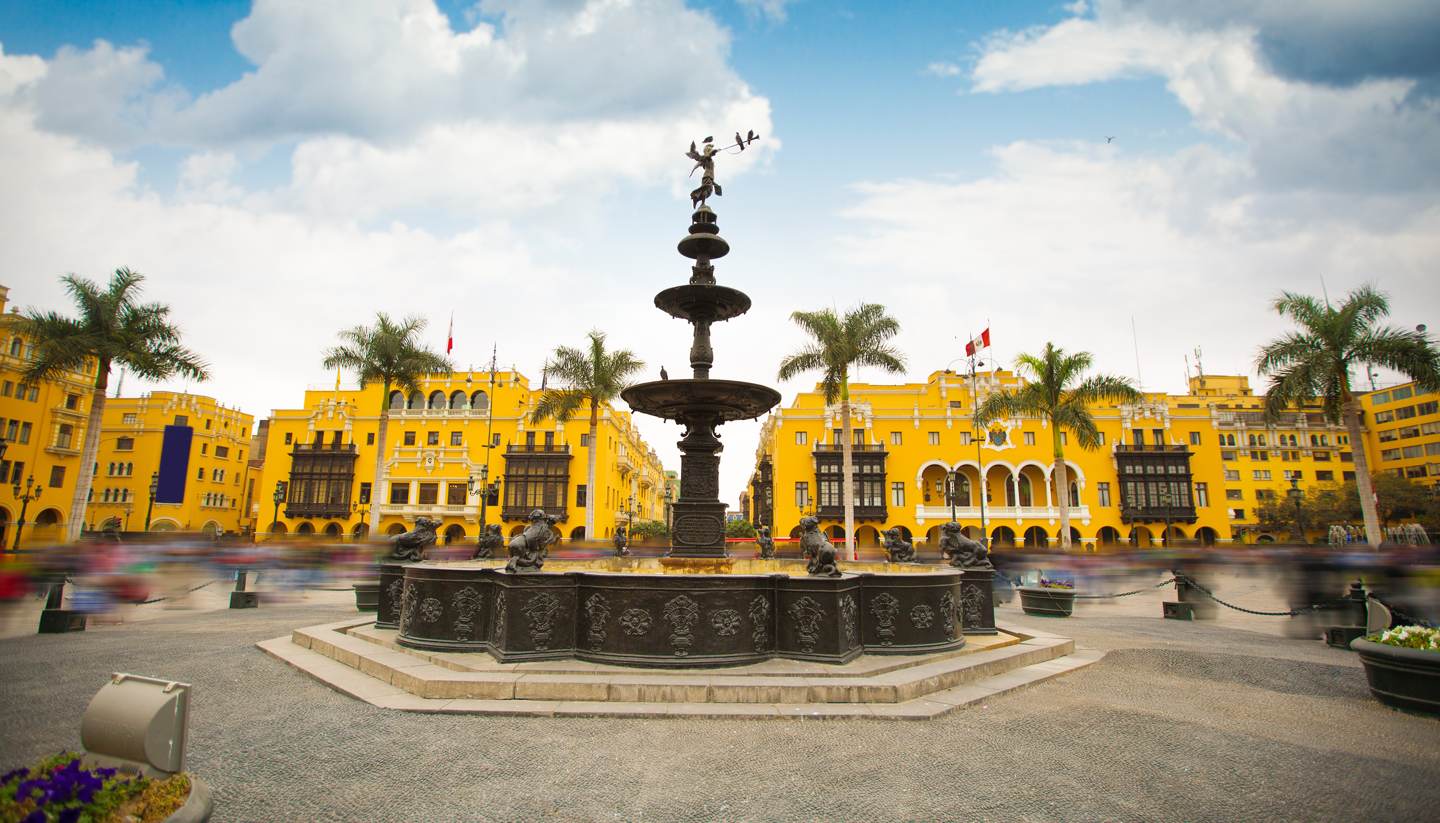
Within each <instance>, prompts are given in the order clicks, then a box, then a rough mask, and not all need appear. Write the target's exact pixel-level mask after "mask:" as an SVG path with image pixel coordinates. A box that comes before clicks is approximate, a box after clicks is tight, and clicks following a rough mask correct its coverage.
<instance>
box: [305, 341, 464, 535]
mask: <svg viewBox="0 0 1440 823" xmlns="http://www.w3.org/2000/svg"><path fill="white" fill-rule="evenodd" d="M424 329H425V319H424V318H422V317H406V318H404V319H403V320H400V321H399V322H396V321H395V320H392V319H391V318H390V316H389V315H387V314H385V313H384V312H376V313H375V325H373V326H356V327H354V328H351V329H345V330H344V331H342V332H340V340H341V342H340V345H338V346H334V347H332V348H330V349H329V350H328V351H326V352H325V360H324V362H323V363H322V364H321V365H323V366H324V367H325V368H326V369H350V370H352V371H354V372H355V376H356V377H357V378H358V379H359V381H360V388H362V389H363V388H365V387H366V386H368V385H370V384H371V383H379V384H380V385H381V392H380V426H379V431H378V432H377V433H376V434H375V475H374V476H375V480H374V485H373V487H372V491H371V495H370V522H369V524H367V528H368V529H369V531H370V533H371V534H374V533H375V530H376V528H377V527H378V526H379V524H380V506H379V503H380V497H379V495H380V481H381V478H382V477H383V476H384V469H385V434H386V430H387V429H388V428H389V426H390V392H391V391H393V390H394V389H402V390H404V392H405V393H406V394H407V395H409V394H411V393H412V392H418V391H420V379H421V378H422V377H424V376H426V375H430V374H445V373H449V372H450V371H451V369H452V367H451V365H450V361H449V360H447V359H445V358H444V357H442V356H441V355H438V354H436V353H435V352H432V351H430V350H429V349H427V348H425V346H424V345H422V344H421V343H420V342H419V341H418V340H417V339H416V338H417V337H419V335H420V332H422V331H424ZM492 402H493V399H492Z"/></svg>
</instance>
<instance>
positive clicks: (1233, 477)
mask: <svg viewBox="0 0 1440 823" xmlns="http://www.w3.org/2000/svg"><path fill="white" fill-rule="evenodd" d="M1225 479H1226V480H1228V481H1230V482H1231V483H1236V482H1239V480H1240V470H1239V469H1226V470H1225Z"/></svg>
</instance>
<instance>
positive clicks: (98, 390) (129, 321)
mask: <svg viewBox="0 0 1440 823" xmlns="http://www.w3.org/2000/svg"><path fill="white" fill-rule="evenodd" d="M144 279H145V278H144V276H143V275H140V274H138V273H136V272H133V271H131V270H129V269H124V268H122V269H116V270H115V273H114V274H112V275H111V276H110V283H109V284H108V285H107V286H105V287H104V288H101V286H100V285H99V284H98V283H94V282H92V281H90V280H87V279H85V278H83V277H79V276H77V275H74V274H67V275H65V276H64V277H62V278H60V282H62V283H64V284H65V291H67V292H69V294H70V299H71V300H73V301H74V303H75V307H76V308H77V309H78V310H79V312H80V316H79V318H70V317H66V316H64V315H62V314H59V313H58V312H53V311H46V312H41V311H32V312H30V313H29V314H27V315H26V316H25V317H24V318H23V319H22V320H21V322H20V324H19V328H20V331H21V333H23V334H24V335H25V336H27V337H29V338H30V340H31V341H32V342H33V343H34V345H35V351H36V357H35V361H34V362H32V363H31V364H30V367H29V368H28V369H26V372H25V381H26V382H27V383H37V382H39V381H41V380H45V379H47V378H52V377H55V376H57V375H58V374H60V373H61V372H67V371H81V370H83V369H84V368H85V367H86V366H87V364H89V363H90V361H92V360H93V361H95V362H96V364H97V367H96V369H95V382H94V384H93V385H92V386H91V390H90V415H89V417H88V418H87V419H86V421H85V447H84V449H83V450H82V452H81V454H82V457H81V459H80V476H79V477H78V478H76V482H75V498H74V499H73V500H71V501H70V519H69V520H68V521H66V531H67V533H68V536H69V539H71V540H74V539H75V538H77V537H79V536H80V530H81V529H82V528H83V527H84V524H85V504H86V503H87V502H88V500H89V497H90V487H91V484H92V482H93V479H94V474H93V472H89V471H86V469H89V468H91V467H93V466H94V465H95V456H96V453H97V452H98V451H99V450H100V422H101V419H102V417H103V415H104V413H105V389H106V388H107V387H108V386H109V385H110V369H111V367H112V366H115V365H119V366H122V367H124V368H126V369H128V370H129V371H130V373H131V374H134V375H136V376H138V377H140V378H142V379H145V380H164V379H165V378H167V377H171V376H173V375H177V374H178V375H182V376H184V377H188V378H191V379H193V380H204V379H206V377H208V373H207V371H206V365H205V363H204V361H202V360H201V359H200V357H199V355H197V354H195V353H194V352H192V351H190V350H189V349H186V348H184V347H183V346H181V345H180V328H179V327H178V326H176V325H175V324H174V323H171V322H170V319H169V317H170V307H169V306H166V305H163V304H160V303H143V304H142V303H140V302H138V298H139V296H140V283H141V282H142V281H144Z"/></svg>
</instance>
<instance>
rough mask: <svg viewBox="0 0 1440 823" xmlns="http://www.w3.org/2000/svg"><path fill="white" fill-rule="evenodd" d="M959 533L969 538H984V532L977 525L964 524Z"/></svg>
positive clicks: (980, 539) (981, 539)
mask: <svg viewBox="0 0 1440 823" xmlns="http://www.w3.org/2000/svg"><path fill="white" fill-rule="evenodd" d="M960 533H961V534H963V535H965V536H966V537H968V538H970V539H971V540H979V541H983V540H984V539H985V532H983V531H981V530H980V527H979V526H966V527H965V528H963V529H961V530H960Z"/></svg>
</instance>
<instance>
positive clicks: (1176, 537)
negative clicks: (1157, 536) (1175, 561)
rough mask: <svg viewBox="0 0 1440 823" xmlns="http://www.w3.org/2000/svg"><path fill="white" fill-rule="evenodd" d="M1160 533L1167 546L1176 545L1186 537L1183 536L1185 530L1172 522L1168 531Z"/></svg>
mask: <svg viewBox="0 0 1440 823" xmlns="http://www.w3.org/2000/svg"><path fill="white" fill-rule="evenodd" d="M1162 535H1163V536H1164V543H1165V545H1167V546H1174V545H1178V544H1179V543H1182V542H1184V541H1185V540H1187V539H1188V538H1186V537H1185V531H1184V530H1183V529H1181V528H1180V527H1179V526H1176V525H1175V524H1173V523H1172V524H1171V525H1170V529H1169V531H1164V532H1162Z"/></svg>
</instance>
